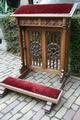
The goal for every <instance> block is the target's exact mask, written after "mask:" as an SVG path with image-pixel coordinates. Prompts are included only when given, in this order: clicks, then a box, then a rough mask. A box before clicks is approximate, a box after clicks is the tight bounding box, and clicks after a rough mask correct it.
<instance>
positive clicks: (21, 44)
mask: <svg viewBox="0 0 80 120" xmlns="http://www.w3.org/2000/svg"><path fill="white" fill-rule="evenodd" d="M19 45H20V53H21V61H22V67H24V66H25V62H24V50H23V36H22V28H20V27H19Z"/></svg>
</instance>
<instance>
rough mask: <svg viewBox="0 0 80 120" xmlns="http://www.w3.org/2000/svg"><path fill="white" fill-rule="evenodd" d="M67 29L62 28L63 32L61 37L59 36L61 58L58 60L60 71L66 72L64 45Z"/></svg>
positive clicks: (65, 50)
mask: <svg viewBox="0 0 80 120" xmlns="http://www.w3.org/2000/svg"><path fill="white" fill-rule="evenodd" d="M67 36H68V34H67V29H66V28H65V27H64V28H63V31H62V36H61V56H60V57H61V58H60V63H61V65H60V69H61V70H62V69H63V70H65V71H66V69H67V68H66V65H65V63H66V59H67V58H66V53H67V49H66V44H67Z"/></svg>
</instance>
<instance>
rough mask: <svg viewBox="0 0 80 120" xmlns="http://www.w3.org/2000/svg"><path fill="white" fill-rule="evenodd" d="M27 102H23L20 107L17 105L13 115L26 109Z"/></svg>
mask: <svg viewBox="0 0 80 120" xmlns="http://www.w3.org/2000/svg"><path fill="white" fill-rule="evenodd" d="M26 104H27V103H26V102H24V101H23V102H21V103H20V104H19V105H17V106H16V107H15V108H14V109H12V111H11V113H12V114H13V115H14V114H15V113H17V112H18V111H19V110H21V109H22V108H24V106H25V105H26Z"/></svg>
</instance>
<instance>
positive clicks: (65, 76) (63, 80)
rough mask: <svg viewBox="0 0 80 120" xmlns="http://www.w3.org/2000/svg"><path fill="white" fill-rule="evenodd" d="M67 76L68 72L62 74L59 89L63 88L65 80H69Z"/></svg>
mask: <svg viewBox="0 0 80 120" xmlns="http://www.w3.org/2000/svg"><path fill="white" fill-rule="evenodd" d="M69 76H70V72H67V73H65V74H64V76H63V78H62V79H61V82H62V85H61V89H63V87H64V86H65V83H66V81H67V79H68V78H69Z"/></svg>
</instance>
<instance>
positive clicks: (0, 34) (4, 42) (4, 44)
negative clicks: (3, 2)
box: [0, 28, 7, 51]
mask: <svg viewBox="0 0 80 120" xmlns="http://www.w3.org/2000/svg"><path fill="white" fill-rule="evenodd" d="M0 39H2V43H1V44H0V50H5V51H6V50H7V43H6V41H5V40H4V35H3V33H2V30H1V28H0Z"/></svg>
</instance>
